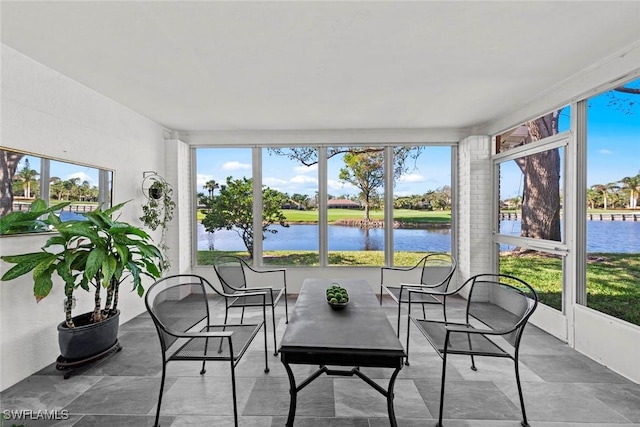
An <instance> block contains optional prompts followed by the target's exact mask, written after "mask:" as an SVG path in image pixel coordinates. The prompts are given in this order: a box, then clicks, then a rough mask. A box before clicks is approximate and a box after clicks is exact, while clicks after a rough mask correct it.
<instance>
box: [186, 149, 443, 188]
mask: <svg viewBox="0 0 640 427" xmlns="http://www.w3.org/2000/svg"><path fill="white" fill-rule="evenodd" d="M197 158H198V165H197V171H198V172H197V191H199V192H204V193H206V191H205V190H204V189H203V186H204V184H205V183H206V182H207V181H210V180H212V179H213V180H215V181H216V182H217V183H219V184H223V183H224V182H225V181H226V177H227V176H233V177H234V178H238V177H241V176H247V177H249V176H251V173H252V172H251V149H250V148H235V149H233V148H230V149H220V148H212V149H198V155H197ZM343 166H344V163H343V162H342V158H341V157H340V158H338V157H333V158H331V159H329V161H328V164H327V172H328V192H329V194H331V195H333V196H335V197H339V196H343V195H347V196H352V195H357V194H358V192H359V190H357V189H356V188H355V187H353V186H352V185H350V184H346V183H343V182H340V180H339V179H338V175H339V171H340V168H341V167H343ZM407 166H408V168H409V170H408V172H407V173H406V174H404V175H403V176H402V177H401V178H400V179H399V180H398V182H397V183H396V186H395V188H394V195H396V196H408V195H412V194H424V193H425V192H427V191H429V190H435V189H437V188H440V187H443V186H445V185H451V148H450V147H428V148H427V149H426V150H425V151H423V152H422V153H421V155H420V156H419V157H418V159H416V160H415V161H414V160H413V159H410V160H408V162H407ZM262 176H263V184H264V185H266V186H268V187H270V188H273V189H276V190H278V191H281V192H284V193H288V194H289V195H293V194H296V193H298V194H305V195H307V196H310V197H313V196H314V195H315V193H316V192H317V191H318V168H317V165H313V166H311V167H307V166H304V165H302V164H300V163H298V162H295V161H293V160H290V159H289V158H287V157H286V156H278V155H274V154H269V152H268V151H267V150H263V160H262Z"/></svg>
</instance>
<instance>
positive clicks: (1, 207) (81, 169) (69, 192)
mask: <svg viewBox="0 0 640 427" xmlns="http://www.w3.org/2000/svg"><path fill="white" fill-rule="evenodd" d="M0 166H1V167H0V169H1V170H2V172H0V187H2V188H3V191H2V192H1V193H0V194H1V195H0V216H1V215H6V214H8V213H10V212H12V211H13V210H25V209H28V207H29V205H30V204H31V203H32V202H33V201H34V200H35V199H36V198H42V199H44V200H45V201H48V202H49V204H51V203H58V202H71V203H70V205H69V206H68V207H65V209H64V212H61V213H60V216H61V217H62V218H63V219H72V218H76V217H77V218H78V219H82V218H84V217H82V216H81V215H80V214H81V213H82V212H90V211H92V210H94V209H95V208H96V207H97V206H98V205H99V204H101V203H106V205H107V206H110V205H111V186H112V181H113V172H112V171H108V170H102V169H98V168H95V167H92V166H86V165H80V164H76V163H69V162H63V161H59V160H51V159H48V158H46V157H39V156H34V155H31V154H25V153H21V152H17V151H12V150H0ZM104 187H107V188H104Z"/></svg>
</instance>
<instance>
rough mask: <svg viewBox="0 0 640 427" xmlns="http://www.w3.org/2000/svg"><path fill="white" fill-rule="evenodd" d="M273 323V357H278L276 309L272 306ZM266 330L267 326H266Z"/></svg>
mask: <svg viewBox="0 0 640 427" xmlns="http://www.w3.org/2000/svg"><path fill="white" fill-rule="evenodd" d="M271 323H272V324H273V355H274V356H277V355H278V345H277V344H276V308H275V306H274V305H273V304H271ZM264 327H265V328H266V327H267V325H264Z"/></svg>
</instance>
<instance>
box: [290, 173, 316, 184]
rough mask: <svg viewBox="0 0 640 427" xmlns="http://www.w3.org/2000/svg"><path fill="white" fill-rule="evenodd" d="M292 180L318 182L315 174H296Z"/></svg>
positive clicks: (308, 182) (305, 182)
mask: <svg viewBox="0 0 640 427" xmlns="http://www.w3.org/2000/svg"><path fill="white" fill-rule="evenodd" d="M291 182H293V183H295V184H317V183H318V178H316V177H313V176H304V175H296V176H294V177H293V178H291Z"/></svg>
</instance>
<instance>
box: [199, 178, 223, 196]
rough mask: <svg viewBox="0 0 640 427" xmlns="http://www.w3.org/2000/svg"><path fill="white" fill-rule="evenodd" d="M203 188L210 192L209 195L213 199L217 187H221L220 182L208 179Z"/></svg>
mask: <svg viewBox="0 0 640 427" xmlns="http://www.w3.org/2000/svg"><path fill="white" fill-rule="evenodd" d="M202 188H204V189H205V190H207V191H208V192H209V197H210V198H212V199H213V195H214V193H215V191H216V188H220V184H218V183H217V182H216V181H215V180H213V179H212V180H210V181H207V182H206V183H205V184H204V185H203V186H202Z"/></svg>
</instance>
